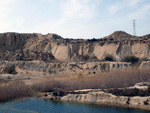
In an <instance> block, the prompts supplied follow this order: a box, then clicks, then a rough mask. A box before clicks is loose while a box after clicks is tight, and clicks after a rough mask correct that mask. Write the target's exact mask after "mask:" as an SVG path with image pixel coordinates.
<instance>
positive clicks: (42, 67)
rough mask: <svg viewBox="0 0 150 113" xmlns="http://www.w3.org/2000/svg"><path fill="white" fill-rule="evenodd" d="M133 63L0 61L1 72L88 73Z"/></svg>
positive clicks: (119, 67) (106, 70)
mask: <svg viewBox="0 0 150 113" xmlns="http://www.w3.org/2000/svg"><path fill="white" fill-rule="evenodd" d="M130 66H131V63H126V62H66V63H52V62H44V61H0V72H1V73H8V71H9V69H10V68H11V67H14V68H15V71H16V72H17V73H37V72H38V73H43V74H44V73H45V74H46V73H50V74H52V73H66V74H67V73H69V71H71V72H74V73H76V72H80V73H82V74H83V73H84V72H85V73H86V74H87V75H88V74H89V75H91V74H96V73H101V72H109V71H111V70H114V69H121V68H127V67H130ZM80 73H79V74H80Z"/></svg>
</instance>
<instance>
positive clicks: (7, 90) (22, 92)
mask: <svg viewBox="0 0 150 113" xmlns="http://www.w3.org/2000/svg"><path fill="white" fill-rule="evenodd" d="M29 96H32V93H31V91H30V89H29V88H28V87H27V86H26V85H25V84H24V83H23V82H21V81H17V82H12V83H9V84H6V85H1V86H0V102H4V101H7V100H11V99H16V98H21V97H29Z"/></svg>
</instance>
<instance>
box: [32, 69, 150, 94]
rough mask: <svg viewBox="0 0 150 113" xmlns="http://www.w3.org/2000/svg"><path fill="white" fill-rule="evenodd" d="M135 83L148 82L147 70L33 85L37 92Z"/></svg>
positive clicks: (54, 78) (131, 84) (70, 78)
mask: <svg viewBox="0 0 150 113" xmlns="http://www.w3.org/2000/svg"><path fill="white" fill-rule="evenodd" d="M137 82H150V73H149V69H136V68H132V69H122V70H117V71H113V72H109V73H102V74H100V75H94V76H81V77H78V76H61V77H60V76H59V77H53V78H50V79H49V80H48V81H46V82H41V83H37V84H34V85H33V88H34V89H35V90H38V91H42V92H47V91H55V90H63V91H68V90H78V89H91V88H94V89H97V88H102V89H103V88H123V87H129V86H133V85H134V84H135V83H137Z"/></svg>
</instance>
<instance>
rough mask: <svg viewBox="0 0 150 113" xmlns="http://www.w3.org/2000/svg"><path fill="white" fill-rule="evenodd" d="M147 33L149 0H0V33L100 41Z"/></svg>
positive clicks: (149, 24)
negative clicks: (116, 34) (116, 35)
mask: <svg viewBox="0 0 150 113" xmlns="http://www.w3.org/2000/svg"><path fill="white" fill-rule="evenodd" d="M133 19H136V34H137V35H138V36H143V35H146V34H150V0H0V33H4V32H18V33H42V34H47V33H55V34H58V35H60V36H62V37H64V38H84V39H88V38H101V37H104V36H107V35H109V34H111V33H113V32H114V31H118V30H119V31H120V30H121V31H125V32H127V33H129V34H133Z"/></svg>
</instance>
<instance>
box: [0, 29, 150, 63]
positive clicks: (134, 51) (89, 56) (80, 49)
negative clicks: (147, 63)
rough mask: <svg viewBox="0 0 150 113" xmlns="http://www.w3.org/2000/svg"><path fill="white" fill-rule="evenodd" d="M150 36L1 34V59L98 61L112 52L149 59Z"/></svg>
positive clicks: (114, 55) (117, 32)
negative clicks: (91, 37)
mask: <svg viewBox="0 0 150 113" xmlns="http://www.w3.org/2000/svg"><path fill="white" fill-rule="evenodd" d="M149 44H150V35H145V36H142V37H134V36H132V35H130V34H127V33H125V32H123V31H116V32H114V33H112V34H111V35H109V36H107V37H104V38H99V39H88V40H83V39H64V38H62V37H61V36H59V35H57V34H47V35H42V34H38V33H33V34H30V33H28V34H24V33H23V34H21V33H1V34H0V59H1V60H13V61H14V60H15V61H16V60H23V61H32V60H40V61H49V62H66V61H67V62H68V61H98V60H102V59H103V58H104V57H105V56H106V55H112V56H113V57H114V58H115V59H116V60H117V61H119V60H120V59H121V58H123V57H125V56H131V55H134V56H136V57H139V58H143V57H146V58H150V46H149Z"/></svg>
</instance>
